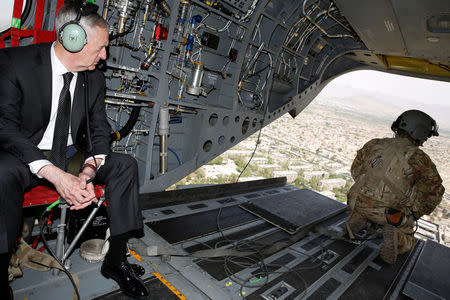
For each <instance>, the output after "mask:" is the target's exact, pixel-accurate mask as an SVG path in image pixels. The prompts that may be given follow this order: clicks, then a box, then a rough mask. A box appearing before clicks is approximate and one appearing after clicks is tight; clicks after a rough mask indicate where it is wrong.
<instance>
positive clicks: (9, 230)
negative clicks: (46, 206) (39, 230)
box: [0, 151, 143, 271]
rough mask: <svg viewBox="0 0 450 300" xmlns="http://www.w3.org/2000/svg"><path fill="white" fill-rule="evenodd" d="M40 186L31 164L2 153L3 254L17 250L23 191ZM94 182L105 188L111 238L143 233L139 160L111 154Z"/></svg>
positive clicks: (0, 248)
mask: <svg viewBox="0 0 450 300" xmlns="http://www.w3.org/2000/svg"><path fill="white" fill-rule="evenodd" d="M38 183H39V181H38V180H37V177H36V176H34V175H33V174H32V173H31V172H30V169H29V167H28V165H25V164H23V163H22V162H21V161H20V160H19V159H17V158H16V157H14V156H12V155H11V154H9V153H7V152H4V151H0V254H3V253H7V252H9V253H11V252H13V251H14V247H15V244H16V240H17V238H18V237H19V235H20V229H21V225H22V203H23V195H24V192H25V191H26V190H28V189H30V188H31V187H33V186H34V185H36V184H38ZM95 183H97V184H105V185H106V195H105V196H106V202H107V211H108V216H109V219H110V224H109V226H110V230H111V235H120V234H124V233H127V232H130V231H136V230H141V229H142V227H143V223H142V213H141V209H140V206H139V202H138V170H137V164H136V160H135V159H134V158H133V157H131V156H129V155H127V154H120V153H111V154H110V155H109V156H108V157H107V158H106V161H105V164H104V165H103V166H102V167H101V168H100V170H99V171H98V173H97V176H96V180H95ZM2 271H3V270H2Z"/></svg>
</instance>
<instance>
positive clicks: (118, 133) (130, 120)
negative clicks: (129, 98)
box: [110, 106, 141, 142]
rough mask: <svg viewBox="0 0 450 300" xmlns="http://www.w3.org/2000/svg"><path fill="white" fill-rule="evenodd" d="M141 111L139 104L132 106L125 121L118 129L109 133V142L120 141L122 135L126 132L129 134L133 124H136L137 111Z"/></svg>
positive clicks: (125, 134)
mask: <svg viewBox="0 0 450 300" xmlns="http://www.w3.org/2000/svg"><path fill="white" fill-rule="evenodd" d="M140 112H141V106H135V107H133V110H132V111H131V114H130V117H129V118H128V121H127V123H126V124H125V125H124V126H123V127H122V129H120V130H119V131H114V132H113V133H111V135H110V139H111V142H114V141H120V140H121V139H123V138H124V137H126V136H127V135H128V134H130V132H131V130H132V129H133V127H134V125H136V122H137V120H138V118H139V113H140Z"/></svg>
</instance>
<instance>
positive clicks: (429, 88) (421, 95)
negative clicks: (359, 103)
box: [326, 71, 450, 117]
mask: <svg viewBox="0 0 450 300" xmlns="http://www.w3.org/2000/svg"><path fill="white" fill-rule="evenodd" d="M343 86H345V87H351V88H354V89H356V90H359V91H361V90H363V91H367V92H368V93H374V92H375V93H382V94H389V95H391V96H398V97H401V98H403V99H410V100H411V102H422V103H423V102H425V103H426V104H430V105H431V104H439V105H443V106H448V107H450V83H449V82H442V81H436V80H429V79H421V78H414V77H409V76H400V75H395V74H389V73H384V72H377V71H354V72H350V73H347V74H345V75H342V76H340V77H338V78H336V79H334V80H333V81H332V82H330V83H329V84H328V86H327V87H326V88H327V89H334V88H342V87H343ZM449 117H450V116H449Z"/></svg>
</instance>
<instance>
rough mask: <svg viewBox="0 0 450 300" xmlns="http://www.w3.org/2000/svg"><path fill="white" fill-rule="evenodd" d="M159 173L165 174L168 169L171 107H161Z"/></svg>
mask: <svg viewBox="0 0 450 300" xmlns="http://www.w3.org/2000/svg"><path fill="white" fill-rule="evenodd" d="M158 134H159V173H160V174H164V173H166V172H167V169H168V157H169V154H168V150H169V107H168V106H161V107H160V108H159V128H158Z"/></svg>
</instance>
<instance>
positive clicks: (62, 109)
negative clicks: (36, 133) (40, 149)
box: [50, 72, 73, 170]
mask: <svg viewBox="0 0 450 300" xmlns="http://www.w3.org/2000/svg"><path fill="white" fill-rule="evenodd" d="M72 77H73V74H72V73H71V72H67V73H65V74H63V80H64V86H63V88H62V90H61V94H60V95H59V102H58V113H57V115H56V123H55V131H54V134H53V144H52V152H51V156H50V160H51V161H52V162H53V164H54V165H55V166H57V167H58V168H60V169H62V170H66V150H67V137H68V136H69V124H70V106H71V105H70V91H69V87H70V81H71V80H72Z"/></svg>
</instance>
